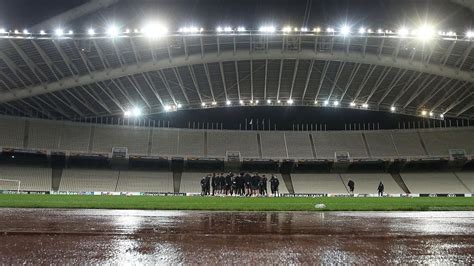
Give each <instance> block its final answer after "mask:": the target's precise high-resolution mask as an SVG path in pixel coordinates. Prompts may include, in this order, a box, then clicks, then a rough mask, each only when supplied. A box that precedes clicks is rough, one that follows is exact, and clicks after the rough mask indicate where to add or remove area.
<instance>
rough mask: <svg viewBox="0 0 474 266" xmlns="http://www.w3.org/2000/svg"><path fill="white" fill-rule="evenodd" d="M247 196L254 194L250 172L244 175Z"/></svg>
mask: <svg viewBox="0 0 474 266" xmlns="http://www.w3.org/2000/svg"><path fill="white" fill-rule="evenodd" d="M244 184H245V196H246V197H250V196H252V176H251V175H250V174H249V173H246V174H245V175H244Z"/></svg>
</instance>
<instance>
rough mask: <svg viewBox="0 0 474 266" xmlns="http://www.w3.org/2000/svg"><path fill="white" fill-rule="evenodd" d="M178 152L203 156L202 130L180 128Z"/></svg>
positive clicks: (185, 154)
mask: <svg viewBox="0 0 474 266" xmlns="http://www.w3.org/2000/svg"><path fill="white" fill-rule="evenodd" d="M178 136H179V138H178V154H179V155H182V156H200V157H202V156H204V131H202V130H197V131H193V130H180V131H179V135H178Z"/></svg>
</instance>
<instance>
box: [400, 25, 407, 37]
mask: <svg viewBox="0 0 474 266" xmlns="http://www.w3.org/2000/svg"><path fill="white" fill-rule="evenodd" d="M408 33H409V31H408V29H407V28H405V27H402V28H400V29H398V35H400V37H405V36H407V35H408Z"/></svg>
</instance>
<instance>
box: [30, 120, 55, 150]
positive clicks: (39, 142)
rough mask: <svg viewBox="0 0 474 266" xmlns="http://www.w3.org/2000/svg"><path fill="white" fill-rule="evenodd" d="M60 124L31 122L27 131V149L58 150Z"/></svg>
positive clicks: (41, 121)
mask: <svg viewBox="0 0 474 266" xmlns="http://www.w3.org/2000/svg"><path fill="white" fill-rule="evenodd" d="M62 126H63V125H62V123H61V122H56V121H46V120H31V121H30V127H29V130H28V148H35V149H59V139H60V137H61V131H62Z"/></svg>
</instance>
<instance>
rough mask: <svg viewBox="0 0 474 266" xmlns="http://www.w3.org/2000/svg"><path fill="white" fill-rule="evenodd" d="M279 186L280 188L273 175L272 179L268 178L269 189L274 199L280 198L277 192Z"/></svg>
mask: <svg viewBox="0 0 474 266" xmlns="http://www.w3.org/2000/svg"><path fill="white" fill-rule="evenodd" d="M279 186H280V181H278V179H277V178H276V177H275V175H272V177H271V178H270V189H271V192H272V195H273V196H274V197H276V196H277V195H278V196H280V193H279V191H278V187H279Z"/></svg>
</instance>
